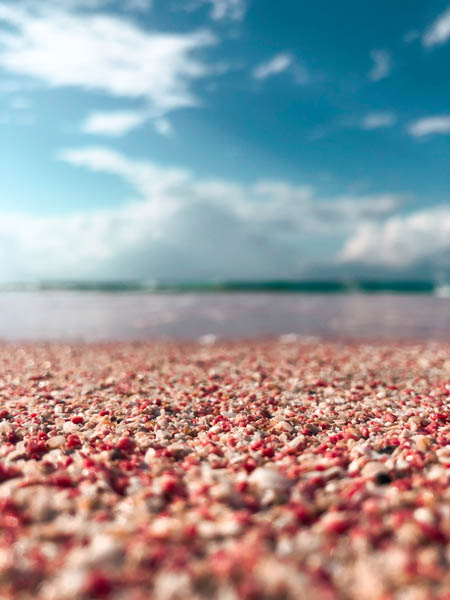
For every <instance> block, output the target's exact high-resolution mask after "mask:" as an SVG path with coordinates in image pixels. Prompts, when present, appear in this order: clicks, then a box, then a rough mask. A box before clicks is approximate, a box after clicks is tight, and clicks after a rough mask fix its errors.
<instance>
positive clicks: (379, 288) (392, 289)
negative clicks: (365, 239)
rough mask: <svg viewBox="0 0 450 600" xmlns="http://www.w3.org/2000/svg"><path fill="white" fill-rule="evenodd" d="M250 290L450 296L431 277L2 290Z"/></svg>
mask: <svg viewBox="0 0 450 600" xmlns="http://www.w3.org/2000/svg"><path fill="white" fill-rule="evenodd" d="M37 291H42V292H45V291H74V292H104V293H114V292H116V293H120V292H147V293H189V292H205V293H207V292H246V293H253V292H254V293H258V292H264V293H271V292H273V293H275V292H285V293H294V294H295V293H298V294H351V293H354V294H376V293H397V294H437V295H441V296H450V285H448V284H442V283H436V282H434V281H430V280H351V281H347V280H317V281H314V280H311V281H305V280H301V281H291V280H288V281H284V280H270V281H212V282H211V281H208V282H201V281H200V282H198V281H189V282H154V281H40V282H33V283H20V282H19V283H3V284H0V292H37Z"/></svg>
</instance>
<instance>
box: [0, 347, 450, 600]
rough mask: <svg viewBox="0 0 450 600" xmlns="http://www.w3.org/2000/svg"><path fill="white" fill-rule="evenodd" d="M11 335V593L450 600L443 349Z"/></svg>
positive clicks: (6, 367) (4, 380)
mask: <svg viewBox="0 0 450 600" xmlns="http://www.w3.org/2000/svg"><path fill="white" fill-rule="evenodd" d="M288 340H289V338H285V341H284V342H279V341H271V342H270V341H255V342H247V343H245V342H232V343H226V344H210V345H198V344H190V343H187V344H182V343H177V344H157V343H150V344H149V343H141V344H126V343H111V344H103V345H98V344H97V345H62V344H59V345H39V344H25V345H3V346H1V347H0V395H1V408H0V504H1V511H0V597H1V598H14V599H20V600H25V599H26V600H31V598H33V599H37V600H44V599H45V600H51V599H58V600H60V599H61V600H64V599H73V598H80V599H83V600H84V599H88V598H110V599H113V600H119V599H120V600H128V599H129V600H143V599H144V598H152V599H155V600H178V599H190V598H193V599H218V600H235V599H236V600H240V599H243V600H253V599H258V600H269V599H270V600H272V599H273V600H280V599H283V600H290V599H292V600H294V599H295V600H297V599H298V598H308V600H309V599H311V600H315V599H318V600H322V599H324V600H330V599H336V600H340V599H341V598H345V599H349V600H361V599H363V600H364V599H367V600H388V599H389V600H390V599H399V600H429V599H438V600H444V599H448V598H449V593H450V576H449V573H450V569H449V567H450V544H449V542H450V508H449V506H450V502H449V501H450V487H449V482H450V344H449V343H445V342H439V343H437V342H434V343H425V342H424V343H415V344H413V343H408V344H406V343H390V344H379V343H372V344H367V343H356V342H354V343H348V342H347V343H331V342H319V343H313V342H306V343H298V342H289V341H288Z"/></svg>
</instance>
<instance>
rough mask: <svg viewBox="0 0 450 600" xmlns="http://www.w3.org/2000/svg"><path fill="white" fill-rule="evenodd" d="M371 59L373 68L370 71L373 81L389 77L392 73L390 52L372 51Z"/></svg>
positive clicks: (370, 77)
mask: <svg viewBox="0 0 450 600" xmlns="http://www.w3.org/2000/svg"><path fill="white" fill-rule="evenodd" d="M370 57H371V59H372V60H373V66H372V68H371V70H370V71H369V79H370V80H371V81H380V80H381V79H384V78H385V77H387V76H388V75H389V74H390V72H391V71H392V56H391V53H390V52H389V50H372V52H371V53H370Z"/></svg>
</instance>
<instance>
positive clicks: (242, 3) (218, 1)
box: [185, 0, 247, 21]
mask: <svg viewBox="0 0 450 600" xmlns="http://www.w3.org/2000/svg"><path fill="white" fill-rule="evenodd" d="M205 4H208V5H210V6H211V12H210V15H211V19H213V20H214V21H222V20H225V19H229V20H231V21H242V19H243V18H244V17H245V13H246V12H247V0H196V1H195V2H193V3H192V4H190V5H188V7H187V10H195V9H197V8H198V7H200V6H203V5H205ZM185 8H186V7H185Z"/></svg>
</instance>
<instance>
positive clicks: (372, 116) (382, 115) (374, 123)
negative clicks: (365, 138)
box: [361, 111, 397, 130]
mask: <svg viewBox="0 0 450 600" xmlns="http://www.w3.org/2000/svg"><path fill="white" fill-rule="evenodd" d="M396 120H397V118H396V116H395V115H394V113H392V112H387V111H385V112H373V113H369V114H367V115H366V116H365V117H364V119H363V120H362V123H361V127H362V128H363V129H369V130H370V129H380V127H392V125H394V124H395V122H396Z"/></svg>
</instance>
